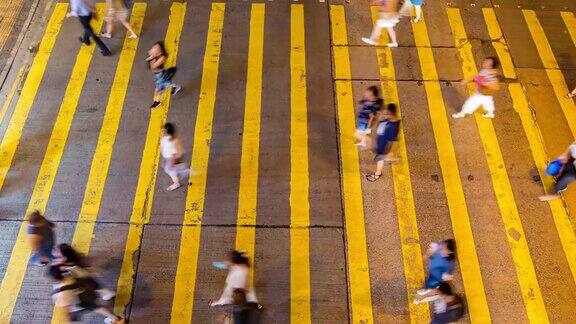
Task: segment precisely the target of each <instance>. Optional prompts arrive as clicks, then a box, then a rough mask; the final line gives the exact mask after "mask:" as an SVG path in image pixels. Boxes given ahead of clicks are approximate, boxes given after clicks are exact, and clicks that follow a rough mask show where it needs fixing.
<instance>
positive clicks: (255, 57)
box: [236, 3, 265, 282]
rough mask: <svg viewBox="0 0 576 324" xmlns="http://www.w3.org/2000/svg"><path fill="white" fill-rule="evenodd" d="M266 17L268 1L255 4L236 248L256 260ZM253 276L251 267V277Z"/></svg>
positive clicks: (243, 133)
mask: <svg viewBox="0 0 576 324" xmlns="http://www.w3.org/2000/svg"><path fill="white" fill-rule="evenodd" d="M264 19H265V5H264V4H263V3H255V4H252V11H251V13H250V37H249V41H248V69H247V76H246V98H245V101H244V131H243V132H242V158H241V161H240V186H239V188H238V220H237V226H238V227H237V229H236V249H237V250H239V251H245V252H246V255H247V256H248V257H249V258H250V260H252V261H254V245H255V239H256V238H255V235H256V228H255V226H256V215H257V208H258V206H257V201H258V194H257V193H258V159H259V156H260V111H261V106H262V61H263V56H264ZM252 268H253V267H252ZM253 276H254V275H253V272H252V271H251V272H250V279H252V278H253ZM250 282H252V280H250Z"/></svg>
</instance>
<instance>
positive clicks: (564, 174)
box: [538, 142, 576, 201]
mask: <svg viewBox="0 0 576 324" xmlns="http://www.w3.org/2000/svg"><path fill="white" fill-rule="evenodd" d="M557 160H559V161H560V162H561V163H562V169H560V172H559V173H558V176H557V177H556V184H555V185H554V187H553V188H552V189H551V190H549V192H550V194H548V195H543V196H540V197H538V199H540V201H549V200H552V199H556V198H559V197H560V193H561V192H563V191H565V190H566V189H567V188H568V185H569V184H570V183H572V182H574V181H576V142H574V143H572V144H571V145H570V146H568V149H566V151H565V152H564V153H563V154H562V155H560V156H559V157H558V158H557Z"/></svg>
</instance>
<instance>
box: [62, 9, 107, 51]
mask: <svg viewBox="0 0 576 324" xmlns="http://www.w3.org/2000/svg"><path fill="white" fill-rule="evenodd" d="M93 12H94V5H93V4H92V2H91V1H90V0H70V12H69V13H68V14H66V17H78V20H79V21H80V24H82V27H84V35H83V36H82V37H80V42H82V43H84V44H86V45H90V37H92V39H93V40H94V42H96V45H98V48H100V53H102V55H104V56H109V55H112V53H111V52H110V50H109V49H108V47H106V44H104V42H102V40H101V39H100V38H98V36H96V34H94V31H93V30H92V26H90V20H92V13H93Z"/></svg>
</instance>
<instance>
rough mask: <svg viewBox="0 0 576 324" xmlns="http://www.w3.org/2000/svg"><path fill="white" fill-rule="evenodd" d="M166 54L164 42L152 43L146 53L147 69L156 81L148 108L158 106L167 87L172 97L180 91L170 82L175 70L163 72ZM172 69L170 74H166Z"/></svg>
mask: <svg viewBox="0 0 576 324" xmlns="http://www.w3.org/2000/svg"><path fill="white" fill-rule="evenodd" d="M167 57H168V54H167V53H166V48H165V47H164V42H162V41H158V42H156V43H154V45H153V46H152V48H151V49H150V50H149V51H148V57H147V58H146V62H148V68H150V70H152V72H154V78H155V79H156V87H155V89H154V101H153V102H152V105H151V106H150V108H156V107H158V106H160V96H161V95H162V93H164V91H165V90H166V89H168V87H171V88H172V90H171V92H172V95H175V94H177V93H178V92H180V90H182V87H181V86H179V85H177V84H175V83H174V82H173V81H172V78H173V77H174V72H175V68H169V69H166V70H164V63H165V62H166V58H167ZM170 69H172V73H166V72H167V71H169V70H170Z"/></svg>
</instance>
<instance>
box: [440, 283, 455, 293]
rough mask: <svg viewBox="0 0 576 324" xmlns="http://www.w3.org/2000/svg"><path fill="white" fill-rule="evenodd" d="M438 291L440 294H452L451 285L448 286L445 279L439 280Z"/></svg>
mask: <svg viewBox="0 0 576 324" xmlns="http://www.w3.org/2000/svg"><path fill="white" fill-rule="evenodd" d="M438 291H439V292H440V294H442V295H444V296H453V295H454V292H452V286H450V284H449V283H448V282H446V281H442V282H440V285H439V286H438Z"/></svg>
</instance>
